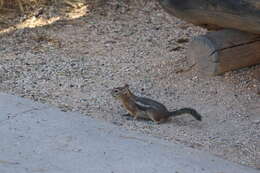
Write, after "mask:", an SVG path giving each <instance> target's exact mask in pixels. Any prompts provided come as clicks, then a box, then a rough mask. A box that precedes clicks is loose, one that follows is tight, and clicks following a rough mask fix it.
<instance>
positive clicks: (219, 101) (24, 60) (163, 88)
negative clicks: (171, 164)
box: [0, 1, 260, 168]
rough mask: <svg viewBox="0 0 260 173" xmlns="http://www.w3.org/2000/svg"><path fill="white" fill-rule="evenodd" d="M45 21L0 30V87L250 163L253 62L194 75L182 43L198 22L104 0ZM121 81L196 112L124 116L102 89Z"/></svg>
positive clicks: (258, 105)
mask: <svg viewBox="0 0 260 173" xmlns="http://www.w3.org/2000/svg"><path fill="white" fill-rule="evenodd" d="M53 14H55V11H54V12H53V11H52V12H51V13H50V14H48V15H50V16H47V17H48V19H50V20H51V19H52V17H55V15H56V14H55V15H53ZM44 15H46V14H44ZM40 17H41V14H39V15H37V16H36V17H34V20H36V19H37V18H40ZM56 17H57V16H56ZM46 24H47V25H45V26H39V27H34V28H33V27H32V28H24V29H23V28H22V27H21V28H20V29H19V28H18V29H14V30H13V31H12V30H11V31H8V30H5V32H3V33H2V34H1V38H0V39H1V46H0V54H1V58H0V74H1V76H0V91H1V92H7V93H12V94H15V95H19V96H22V97H26V98H30V99H33V100H35V101H39V102H43V103H48V104H51V105H54V106H57V107H59V108H61V109H62V110H64V111H79V112H81V113H83V114H84V115H87V116H91V117H93V118H95V119H100V120H103V121H108V122H111V123H114V124H115V125H117V126H121V127H122V128H127V129H131V130H137V131H140V132H143V133H145V134H147V135H152V136H156V137H158V138H163V139H165V140H169V141H172V142H175V143H181V144H184V145H186V146H189V147H193V148H197V149H200V150H204V151H208V152H210V153H213V154H215V155H218V156H220V157H222V158H225V159H228V160H230V161H234V162H237V163H240V164H244V165H248V166H251V167H256V168H260V95H259V94H257V92H258V91H257V88H258V87H259V86H260V82H259V80H258V79H257V78H259V76H260V66H254V67H251V68H245V69H241V70H237V71H233V72H229V73H226V74H225V75H223V76H217V77H210V78H209V77H202V76H200V75H198V74H197V70H196V65H195V66H194V67H192V68H191V70H189V69H190V67H191V66H192V65H193V64H191V63H190V62H192V61H189V59H188V58H187V57H186V56H185V54H186V50H187V45H188V43H189V41H190V40H191V38H192V37H193V36H196V35H199V34H203V33H205V32H206V31H205V30H203V29H201V28H199V27H195V26H192V25H190V24H187V23H185V22H184V21H181V20H179V19H176V18H174V17H172V16H169V15H168V14H166V13H165V12H164V11H163V10H162V9H160V8H159V7H158V6H157V5H156V4H155V3H152V2H151V3H149V4H147V5H146V6H145V7H142V8H140V7H139V6H137V5H132V6H129V5H128V4H125V3H118V2H117V1H110V2H109V3H108V4H106V5H105V6H104V7H103V8H102V9H99V10H95V11H93V12H90V13H87V14H85V15H84V16H82V17H79V18H75V19H71V20H59V21H56V22H54V23H52V24H51V22H49V23H48V22H47V23H46ZM27 26H29V25H27ZM29 27H31V26H29ZM1 31H3V30H1ZM125 83H128V84H129V85H130V87H131V89H132V91H133V92H134V93H135V94H136V95H141V96H146V97H150V98H153V99H156V100H158V101H160V102H162V103H164V104H165V105H166V106H167V107H168V108H169V110H172V109H176V108H182V107H192V108H195V109H196V110H197V111H198V112H200V113H201V114H202V116H203V121H202V122H198V121H196V120H194V119H193V118H192V117H191V116H189V115H183V116H180V117H178V118H175V119H172V120H170V121H169V122H167V123H165V124H161V125H155V124H153V123H151V122H147V121H143V120H139V121H135V122H134V121H131V120H127V119H126V118H125V117H122V116H121V115H122V114H124V113H125V110H124V109H123V108H121V107H120V104H119V103H118V102H116V101H115V100H114V99H113V98H112V97H111V95H110V92H109V89H111V88H113V87H116V86H122V85H123V84H125Z"/></svg>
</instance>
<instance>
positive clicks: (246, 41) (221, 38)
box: [187, 29, 260, 75]
mask: <svg viewBox="0 0 260 173" xmlns="http://www.w3.org/2000/svg"><path fill="white" fill-rule="evenodd" d="M187 56H188V57H189V58H190V60H191V61H195V64H196V65H197V67H198V71H199V72H200V73H201V74H205V75H219V74H222V73H224V72H227V71H230V70H235V69H239V68H242V67H247V66H252V65H255V64H260V35H256V34H250V33H246V32H241V31H238V30H232V29H224V30H220V31H214V32H209V33H207V34H206V35H202V36H197V37H194V38H193V40H192V41H191V43H190V45H189V47H188V51H187Z"/></svg>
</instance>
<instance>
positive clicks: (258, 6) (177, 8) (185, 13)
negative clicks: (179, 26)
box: [158, 0, 260, 34]
mask: <svg viewBox="0 0 260 173" xmlns="http://www.w3.org/2000/svg"><path fill="white" fill-rule="evenodd" d="M158 1H159V3H160V4H161V6H162V7H163V8H164V9H165V10H166V11H168V12H169V13H170V14H172V15H174V16H176V17H178V18H180V19H183V20H185V21H187V22H190V23H193V24H195V25H198V26H202V27H205V28H208V29H221V28H233V29H238V30H242V31H246V32H251V33H255V34H260V0H158Z"/></svg>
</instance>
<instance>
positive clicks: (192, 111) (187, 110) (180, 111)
mask: <svg viewBox="0 0 260 173" xmlns="http://www.w3.org/2000/svg"><path fill="white" fill-rule="evenodd" d="M170 113H171V114H170V116H174V117H175V116H178V115H182V114H191V115H192V116H193V117H194V118H195V119H196V120H198V121H201V119H202V117H201V115H200V114H199V113H198V112H197V111H196V110H195V109H192V108H181V109H178V110H175V111H172V112H170Z"/></svg>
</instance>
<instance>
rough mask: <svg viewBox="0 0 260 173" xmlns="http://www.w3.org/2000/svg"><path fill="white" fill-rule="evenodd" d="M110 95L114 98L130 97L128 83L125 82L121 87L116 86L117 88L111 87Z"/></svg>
mask: <svg viewBox="0 0 260 173" xmlns="http://www.w3.org/2000/svg"><path fill="white" fill-rule="evenodd" d="M111 95H112V96H113V97H114V98H117V99H119V98H122V97H124V96H125V97H130V96H131V95H132V93H131V91H130V90H129V85H128V84H125V86H123V87H117V88H113V89H112V91H111Z"/></svg>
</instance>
